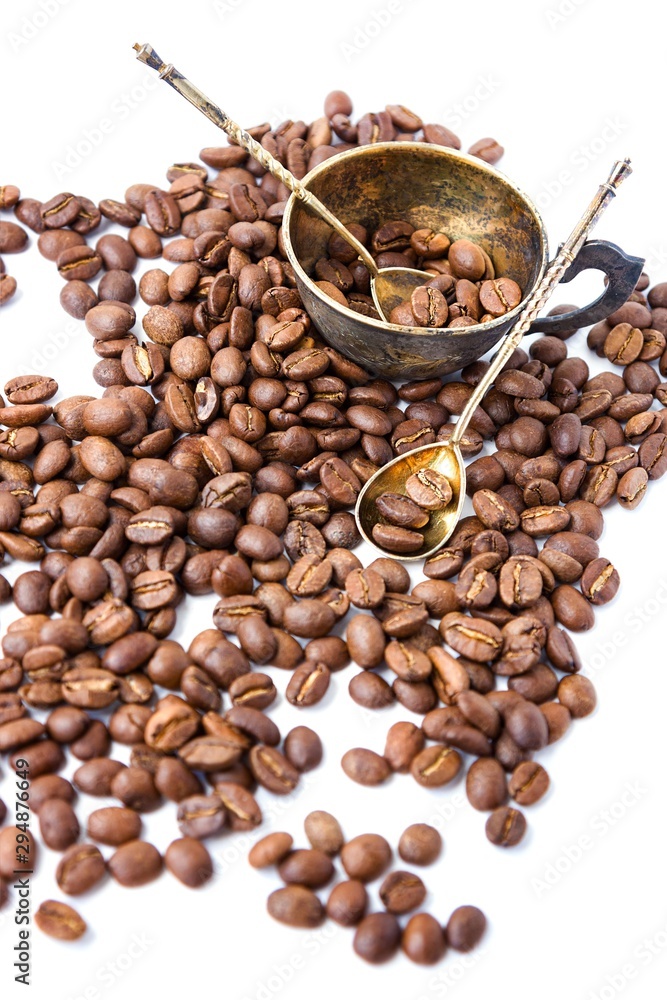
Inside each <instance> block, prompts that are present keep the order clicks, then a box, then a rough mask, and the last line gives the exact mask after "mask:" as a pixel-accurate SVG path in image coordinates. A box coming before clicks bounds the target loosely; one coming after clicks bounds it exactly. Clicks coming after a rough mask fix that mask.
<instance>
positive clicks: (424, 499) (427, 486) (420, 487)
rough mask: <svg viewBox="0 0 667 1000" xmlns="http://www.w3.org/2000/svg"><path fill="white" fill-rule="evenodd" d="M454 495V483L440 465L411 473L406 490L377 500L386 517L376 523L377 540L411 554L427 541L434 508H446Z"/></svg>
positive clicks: (388, 546)
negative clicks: (441, 469)
mask: <svg viewBox="0 0 667 1000" xmlns="http://www.w3.org/2000/svg"><path fill="white" fill-rule="evenodd" d="M452 496H453V490H452V487H451V483H450V482H449V480H448V479H447V477H446V476H443V475H442V473H441V472H438V471H437V469H430V468H426V467H424V468H423V469H418V470H417V472H414V473H413V474H412V475H411V476H409V477H408V479H407V481H406V483H405V493H392V492H389V491H387V492H385V493H382V494H380V496H379V497H378V498H377V500H376V501H375V506H376V507H377V509H378V511H379V513H380V516H381V518H382V520H380V521H378V522H377V523H376V524H374V525H373V528H372V535H373V539H374V541H375V542H376V543H377V545H378V546H379V547H380V548H382V549H388V551H389V552H397V553H399V554H401V555H407V554H409V553H410V552H418V551H419V550H420V549H421V548H422V547H423V545H424V536H423V535H422V534H421V533H420V530H419V529H420V528H425V527H426V526H427V525H428V523H429V521H430V519H431V512H432V511H441V510H445V509H446V508H447V507H448V506H449V504H450V502H451V500H452Z"/></svg>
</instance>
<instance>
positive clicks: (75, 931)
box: [35, 899, 87, 941]
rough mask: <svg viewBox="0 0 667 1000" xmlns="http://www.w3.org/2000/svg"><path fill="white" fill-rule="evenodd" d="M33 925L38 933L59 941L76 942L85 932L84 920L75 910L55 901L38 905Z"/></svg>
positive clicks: (46, 901)
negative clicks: (35, 925)
mask: <svg viewBox="0 0 667 1000" xmlns="http://www.w3.org/2000/svg"><path fill="white" fill-rule="evenodd" d="M35 923H36V924H37V926H38V927H39V929H40V931H43V932H44V934H48V935H49V937H53V938H57V939H58V940H59V941H77V940H78V939H79V938H80V937H83V935H84V934H85V933H86V930H87V925H86V922H85V920H84V919H83V918H82V917H81V916H80V915H79V914H78V913H77V912H76V910H74V909H73V908H72V907H71V906H68V905H67V903H60V902H58V901H57V900H55V899H47V900H45V901H44V902H43V903H40V905H39V908H38V910H37V912H36V913H35Z"/></svg>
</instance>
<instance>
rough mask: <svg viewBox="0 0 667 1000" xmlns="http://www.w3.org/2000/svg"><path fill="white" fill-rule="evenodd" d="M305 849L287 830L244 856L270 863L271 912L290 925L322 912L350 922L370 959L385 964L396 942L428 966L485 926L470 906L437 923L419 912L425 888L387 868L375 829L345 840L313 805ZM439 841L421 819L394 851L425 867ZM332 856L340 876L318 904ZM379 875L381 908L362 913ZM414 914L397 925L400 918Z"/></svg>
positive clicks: (475, 939) (316, 921)
mask: <svg viewBox="0 0 667 1000" xmlns="http://www.w3.org/2000/svg"><path fill="white" fill-rule="evenodd" d="M304 828H305V831H306V836H307V838H308V841H309V843H310V847H309V848H305V849H304V848H296V849H295V848H294V847H293V844H294V841H293V838H292V836H291V835H290V834H289V833H278V832H276V833H270V834H268V835H267V836H266V837H263V838H262V839H261V840H259V841H257V843H256V844H255V845H254V846H253V847H252V849H251V851H250V854H249V855H248V860H249V862H250V864H251V865H252V866H253V867H254V868H268V867H271V866H273V867H275V868H276V870H277V872H278V875H279V876H280V878H281V879H282V881H283V882H284V883H285V885H284V887H283V888H281V889H276V890H274V891H273V892H272V893H271V895H270V896H269V898H268V901H267V909H268V911H269V913H270V914H271V916H272V917H274V918H275V919H276V920H279V921H281V923H284V924H288V925H289V926H291V927H307V928H312V927H319V925H320V924H321V923H322V922H323V921H324V920H325V918H326V917H328V918H329V919H330V920H333V921H335V922H336V923H337V924H340V925H341V926H343V927H354V928H355V934H354V950H355V952H356V953H357V955H359V956H360V957H361V958H363V959H365V960H366V961H367V962H371V963H373V964H379V963H381V962H386V961H387V960H388V959H390V958H392V957H393V956H394V955H395V954H396V952H397V951H398V949H399V947H400V948H402V950H403V951H404V953H405V954H406V955H407V956H408V958H410V959H411V960H412V961H413V962H417V963H419V964H421V965H433V964H434V963H435V962H438V961H440V959H441V958H442V957H443V955H444V954H445V951H446V949H447V947H448V946H449V947H450V948H453V949H455V950H456V951H465V952H467V951H471V950H472V949H473V948H474V947H475V946H476V945H477V944H478V943H479V941H480V939H481V938H482V935H483V934H484V931H485V929H486V917H485V916H484V914H483V913H482V911H481V910H479V909H478V908H477V907H475V906H459V907H457V909H456V910H454V912H453V913H452V915H451V916H450V918H449V920H448V922H447V924H446V925H445V926H444V927H443V926H441V925H440V924H439V923H438V921H437V920H436V919H435V917H433V916H431V914H429V913H425V912H417V913H413V911H414V910H418V908H419V907H420V906H421V904H422V903H423V902H424V899H425V898H426V886H425V885H424V883H423V881H422V880H421V878H420V877H419V876H418V875H416V874H415V873H414V872H409V871H402V870H396V871H391V872H389V873H388V874H387V869H388V868H389V867H390V865H391V862H392V857H393V852H392V849H391V846H390V845H389V843H388V842H387V840H386V839H385V838H384V837H382V836H380V834H377V833H362V834H359V835H358V836H356V837H353V838H352V839H351V840H348V841H346V840H345V837H344V835H343V831H342V829H341V826H340V823H339V822H338V820H337V819H336V818H335V817H334V816H332V815H331V814H330V813H328V812H324V811H321V810H319V811H317V812H313V813H310V814H309V815H308V816H306V819H305V821H304ZM441 847H442V840H441V837H440V834H439V833H438V831H437V830H435V829H434V828H433V827H432V826H428V825H427V824H425V823H420V824H415V825H414V826H411V827H408V829H407V830H405V831H404V832H403V833H402V835H401V838H400V841H399V847H398V851H399V854H400V856H401V858H403V860H405V861H408V862H410V863H412V864H418V865H428V864H431V862H433V861H435V860H436V858H437V857H438V855H439V853H440V850H441ZM336 858H338V860H339V861H340V864H341V867H342V869H343V873H344V877H343V878H342V880H340V881H337V882H336V883H335V885H334V886H333V888H332V889H330V890H329V894H328V898H327V901H326V903H322V901H321V900H320V898H319V896H318V895H317V893H316V891H315V890H316V889H323V888H324V887H325V886H328V885H330V883H331V881H332V880H333V879H334V877H335V876H336V875H337V874H339V873H338V872H337V871H336V868H335V865H334V861H335V859H336ZM382 876H384V879H383V881H382V883H381V885H380V887H379V890H378V895H379V899H380V901H381V903H382V905H383V907H384V910H380V911H377V912H374V913H368V908H369V904H370V899H369V895H368V891H367V888H366V887H367V886H368V885H369V884H370V883H372V882H375V881H377V880H378V879H380V878H381V877H382ZM408 913H412V916H410V917H409V919H408V920H407V922H406V923H405V925H404V926H403V927H401V924H400V923H399V920H398V918H399V917H400V916H404V915H405V914H408Z"/></svg>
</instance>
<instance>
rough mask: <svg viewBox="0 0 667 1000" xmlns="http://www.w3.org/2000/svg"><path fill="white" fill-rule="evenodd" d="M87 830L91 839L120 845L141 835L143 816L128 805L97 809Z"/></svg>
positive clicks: (110, 844) (101, 842)
mask: <svg viewBox="0 0 667 1000" xmlns="http://www.w3.org/2000/svg"><path fill="white" fill-rule="evenodd" d="M86 832H87V834H88V836H89V837H90V838H91V840H96V841H98V843H100V844H108V845H109V846H111V847H118V846H119V845H120V844H124V843H126V842H127V841H128V840H136V839H137V838H138V837H139V835H140V833H141V817H140V816H139V814H138V813H137V812H135V810H134V809H128V808H127V807H126V806H107V807H105V808H102V809H95V810H94V811H93V812H91V814H90V815H89V817H88V823H87V828H86ZM61 888H63V887H62V886H61Z"/></svg>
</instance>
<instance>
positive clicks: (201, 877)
mask: <svg viewBox="0 0 667 1000" xmlns="http://www.w3.org/2000/svg"><path fill="white" fill-rule="evenodd" d="M164 864H165V868H167V870H168V871H170V872H171V874H172V875H175V876H176V878H177V879H178V880H179V882H182V883H183V885H187V886H188V888H190V889H199V888H200V887H201V886H202V885H205V884H206V882H208V881H209V879H211V878H212V877H213V861H212V860H211V856H210V854H209V853H208V851H207V850H206V848H205V847H204V845H203V844H202V843H201V841H199V840H195V839H194V838H193V837H181V838H179V839H178V840H173V841H172V842H171V844H170V845H169V847H168V848H167V850H166V851H165V854H164Z"/></svg>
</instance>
